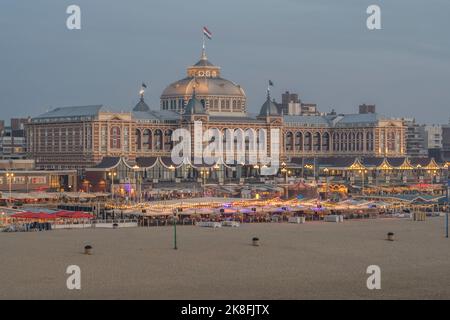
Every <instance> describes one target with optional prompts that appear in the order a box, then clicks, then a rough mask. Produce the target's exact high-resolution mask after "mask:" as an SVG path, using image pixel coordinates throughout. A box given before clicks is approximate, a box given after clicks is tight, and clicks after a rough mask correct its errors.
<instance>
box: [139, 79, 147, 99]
mask: <svg viewBox="0 0 450 320" xmlns="http://www.w3.org/2000/svg"><path fill="white" fill-rule="evenodd" d="M145 89H147V85H146V84H145V83H144V82H142V85H141V90H140V91H139V96H140V97H141V101H144V93H145Z"/></svg>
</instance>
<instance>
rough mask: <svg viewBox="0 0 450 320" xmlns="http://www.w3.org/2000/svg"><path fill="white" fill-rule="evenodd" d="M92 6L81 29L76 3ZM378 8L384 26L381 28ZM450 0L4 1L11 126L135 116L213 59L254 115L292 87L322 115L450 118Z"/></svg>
mask: <svg viewBox="0 0 450 320" xmlns="http://www.w3.org/2000/svg"><path fill="white" fill-rule="evenodd" d="M71 4H76V5H79V6H80V7H81V13H82V16H81V21H82V29H81V30H68V29H67V28H66V19H67V17H68V15H67V14H66V8H67V7H68V6H69V5H71ZM371 4H378V5H380V6H381V10H382V30H375V31H369V30H368V29H367V27H366V19H367V17H368V15H367V14H366V9H367V7H368V6H369V5H371ZM449 15H450V1H448V0H432V1H425V0H395V1H392V0H390V1H375V0H369V1H366V0H341V1H335V0H327V1H325V0H309V1H300V0H276V1H274V0H270V1H269V0H227V1H223V0H221V1H219V0H189V1H186V0H161V1H160V0H129V1H118V0H71V1H65V0H40V1H31V0H1V1H0V110H1V115H0V119H9V118H11V117H19V116H35V115H38V114H41V113H43V112H45V111H47V110H48V109H51V108H55V107H61V106H74V105H90V104H104V105H107V106H109V107H111V108H112V109H114V110H123V111H129V110H131V108H132V106H133V105H134V104H135V103H136V102H137V100H138V91H139V87H140V84H141V83H142V82H145V83H147V84H148V87H149V88H148V90H147V92H146V99H147V101H148V103H149V105H150V106H151V108H152V109H159V96H160V94H161V92H162V91H163V90H164V88H165V87H166V86H167V85H169V84H170V83H172V82H174V81H176V80H178V79H181V78H183V77H185V72H186V67H187V66H189V65H191V64H193V63H195V62H197V60H198V59H199V57H200V53H201V45H202V33H201V30H202V26H204V25H205V26H207V27H208V29H209V30H210V31H211V32H212V33H213V39H212V40H211V41H208V42H207V54H208V57H209V59H210V61H211V62H213V63H215V64H216V65H219V66H221V67H222V76H223V77H224V78H227V79H229V80H232V81H234V82H236V83H239V84H240V85H241V86H242V87H243V88H244V89H245V92H246V94H247V99H248V100H247V101H248V108H249V110H250V111H251V112H257V111H258V110H259V108H260V106H261V105H262V103H263V102H264V100H265V91H266V87H267V81H268V80H269V79H271V80H272V81H273V82H274V84H275V87H274V88H273V90H272V96H273V97H275V98H276V99H277V100H281V93H283V92H284V91H286V90H289V91H291V92H297V93H299V94H300V97H301V99H302V100H303V101H304V102H311V103H317V104H318V106H319V110H320V111H324V112H327V111H330V110H331V109H335V110H336V111H337V112H339V113H352V112H355V111H356V110H357V107H358V105H359V104H361V103H374V104H376V105H377V109H378V112H379V113H382V114H385V115H387V116H393V117H415V118H416V119H417V120H418V121H419V122H421V123H448V121H449V118H450V36H449V35H450V19H449V18H448V17H449Z"/></svg>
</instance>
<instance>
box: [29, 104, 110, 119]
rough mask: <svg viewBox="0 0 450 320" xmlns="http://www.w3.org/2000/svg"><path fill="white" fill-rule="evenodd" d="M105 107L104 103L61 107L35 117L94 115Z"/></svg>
mask: <svg viewBox="0 0 450 320" xmlns="http://www.w3.org/2000/svg"><path fill="white" fill-rule="evenodd" d="M103 109H104V106H103V105H90V106H74V107H61V108H56V109H53V110H51V111H48V112H46V113H44V114H41V115H39V116H37V117H34V118H33V119H49V118H72V117H92V116H97V115H98V113H99V112H100V111H102V110H103Z"/></svg>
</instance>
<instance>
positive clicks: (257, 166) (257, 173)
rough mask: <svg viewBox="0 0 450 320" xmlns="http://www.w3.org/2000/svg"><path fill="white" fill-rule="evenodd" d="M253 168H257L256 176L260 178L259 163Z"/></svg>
mask: <svg viewBox="0 0 450 320" xmlns="http://www.w3.org/2000/svg"><path fill="white" fill-rule="evenodd" d="M253 169H256V177H257V178H259V175H260V174H259V169H260V167H259V165H258V164H255V165H254V166H253Z"/></svg>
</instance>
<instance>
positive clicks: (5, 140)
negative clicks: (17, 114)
mask: <svg viewBox="0 0 450 320" xmlns="http://www.w3.org/2000/svg"><path fill="white" fill-rule="evenodd" d="M27 123H28V119H25V118H13V119H11V125H10V126H6V127H5V126H4V122H3V123H2V124H0V159H3V160H8V159H11V160H14V159H25V158H26V156H27V143H26V131H25V126H26V124H27Z"/></svg>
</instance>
